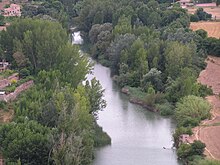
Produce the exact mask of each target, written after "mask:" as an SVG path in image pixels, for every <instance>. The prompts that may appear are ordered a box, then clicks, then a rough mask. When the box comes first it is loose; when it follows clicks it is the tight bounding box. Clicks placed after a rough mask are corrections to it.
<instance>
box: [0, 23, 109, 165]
mask: <svg viewBox="0 0 220 165" xmlns="http://www.w3.org/2000/svg"><path fill="white" fill-rule="evenodd" d="M0 36H1V38H0V43H1V49H2V50H3V52H4V54H1V55H2V56H4V57H5V58H6V59H7V61H9V62H10V63H12V68H14V69H16V70H18V71H19V72H20V73H23V76H25V75H26V76H29V75H32V76H34V82H35V85H34V86H33V87H32V88H31V89H29V90H28V91H27V92H25V93H23V94H22V95H21V96H20V97H19V98H18V99H17V101H16V102H15V103H14V117H13V121H12V122H11V123H7V124H6V123H5V124H2V125H1V126H0V146H1V152H2V154H3V157H4V158H5V159H6V163H7V164H10V163H11V164H16V163H15V162H18V164H19V163H21V164H33V165H34V164H36V165H37V164H75V165H86V164H89V163H90V162H91V161H92V159H93V148H94V146H98V145H101V144H102V143H110V139H109V137H108V136H107V135H106V134H105V133H103V132H102V129H101V128H99V126H98V125H97V124H96V118H97V113H98V111H99V110H101V109H103V108H104V107H105V106H106V102H105V101H104V100H103V99H102V96H103V90H102V88H101V85H100V84H99V82H98V81H96V80H95V79H93V80H92V81H91V82H88V81H87V82H86V85H82V81H84V80H85V76H86V74H87V73H88V72H89V70H90V67H91V66H90V65H89V62H88V60H87V58H86V57H83V56H81V55H80V54H79V49H78V47H77V46H73V45H72V44H71V43H70V42H69V41H68V35H67V33H66V30H65V29H63V28H62V26H61V25H60V24H59V23H57V22H51V21H46V20H37V19H36V20H32V19H19V20H17V21H15V22H13V23H12V24H11V26H10V27H8V28H7V31H3V32H1V33H0ZM18 57H19V58H18ZM24 73H25V74H24ZM103 139H106V140H103Z"/></svg>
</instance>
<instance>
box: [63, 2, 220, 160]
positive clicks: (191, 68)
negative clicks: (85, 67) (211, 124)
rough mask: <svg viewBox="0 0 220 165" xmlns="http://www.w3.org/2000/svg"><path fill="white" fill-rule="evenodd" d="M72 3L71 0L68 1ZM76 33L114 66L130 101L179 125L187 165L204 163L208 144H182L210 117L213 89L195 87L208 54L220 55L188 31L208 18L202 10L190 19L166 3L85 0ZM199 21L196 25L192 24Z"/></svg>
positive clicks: (202, 35) (215, 43) (200, 34)
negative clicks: (210, 98)
mask: <svg viewBox="0 0 220 165" xmlns="http://www.w3.org/2000/svg"><path fill="white" fill-rule="evenodd" d="M65 2H66V3H68V2H69V1H65ZM75 4H76V5H77V7H78V6H80V12H76V13H75V14H76V18H74V19H73V21H75V22H76V23H78V28H79V30H81V33H82V34H83V37H84V40H85V41H86V45H87V50H88V52H89V54H91V56H92V57H93V58H94V59H96V60H98V61H99V62H100V63H102V64H103V65H105V66H108V67H110V69H111V72H112V76H113V77H114V80H115V81H116V82H117V83H118V85H119V86H120V87H122V88H125V91H126V93H128V94H129V96H130V97H131V100H132V102H136V103H138V104H140V103H141V104H142V105H143V106H150V107H151V108H153V109H155V111H159V112H160V113H161V114H162V115H165V116H166V115H173V116H174V118H175V119H176V121H177V129H176V131H175V133H174V141H175V146H176V147H177V148H178V150H177V154H178V157H179V158H180V159H182V160H183V162H184V163H188V164H189V163H190V164H194V163H195V162H196V163H197V164H200V161H201V163H202V162H203V161H202V159H203V151H204V148H205V145H204V144H203V143H202V142H200V141H194V143H192V144H181V143H179V142H180V141H179V136H180V135H181V134H186V133H187V134H189V135H190V134H192V131H191V128H192V127H195V126H197V125H198V124H199V123H200V122H201V120H204V119H206V118H209V117H210V109H211V106H210V105H209V103H208V102H207V101H206V100H205V99H204V97H205V96H207V95H209V94H211V93H212V91H211V89H209V88H208V87H206V86H204V85H201V84H199V83H198V82H197V77H198V75H199V73H200V71H201V70H202V69H204V68H205V63H204V61H205V58H206V57H207V54H212V55H219V53H220V49H219V44H220V40H219V39H214V38H209V37H207V33H206V32H205V31H204V30H198V31H195V32H193V31H192V30H190V29H189V24H190V19H191V21H192V19H193V18H194V17H198V18H199V20H204V19H210V18H211V17H210V15H209V14H207V13H205V12H204V11H203V10H201V9H198V11H197V12H196V13H195V15H193V16H192V15H189V14H188V13H187V11H186V10H185V9H182V8H180V7H179V6H178V5H176V4H175V5H171V2H169V1H162V0H145V1H143V0H139V1H134V0H124V1H120V2H116V1H115V0H110V1H109V0H108V1H107V0H102V1H101V0H95V1H94V0H93V1H92V0H84V1H78V2H76V3H75ZM194 21H196V20H194Z"/></svg>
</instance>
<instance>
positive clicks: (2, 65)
mask: <svg viewBox="0 0 220 165" xmlns="http://www.w3.org/2000/svg"><path fill="white" fill-rule="evenodd" d="M8 66H9V63H8V62H5V61H2V62H0V72H2V71H5V70H6V69H8Z"/></svg>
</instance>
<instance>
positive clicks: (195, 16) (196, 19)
mask: <svg viewBox="0 0 220 165" xmlns="http://www.w3.org/2000/svg"><path fill="white" fill-rule="evenodd" d="M190 21H191V22H198V21H199V17H198V15H197V14H192V15H190Z"/></svg>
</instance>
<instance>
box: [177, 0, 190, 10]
mask: <svg viewBox="0 0 220 165" xmlns="http://www.w3.org/2000/svg"><path fill="white" fill-rule="evenodd" d="M177 3H179V4H180V6H181V7H182V8H186V7H192V6H194V3H193V1H192V0H180V1H178V2H177Z"/></svg>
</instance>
